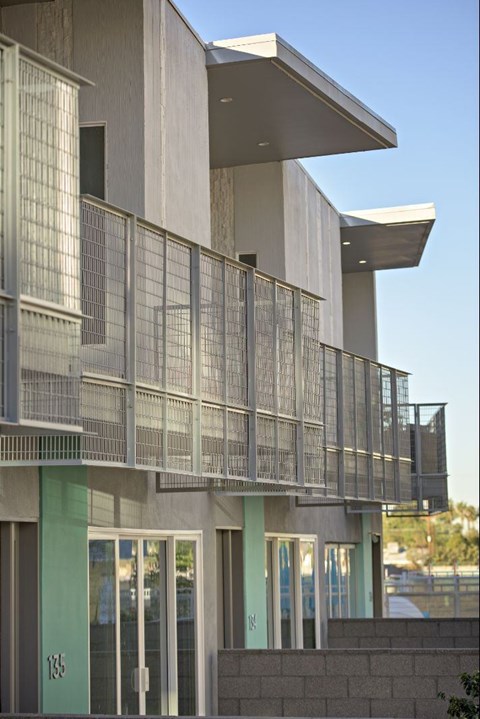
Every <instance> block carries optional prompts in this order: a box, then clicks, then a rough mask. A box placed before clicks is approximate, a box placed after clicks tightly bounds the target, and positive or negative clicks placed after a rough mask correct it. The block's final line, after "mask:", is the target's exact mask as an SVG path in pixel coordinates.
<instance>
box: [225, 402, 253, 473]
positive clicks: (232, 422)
mask: <svg viewBox="0 0 480 719" xmlns="http://www.w3.org/2000/svg"><path fill="white" fill-rule="evenodd" d="M227 437H228V456H227V463H228V464H227V466H228V474H229V476H230V477H248V415H247V414H244V413H243V412H227Z"/></svg>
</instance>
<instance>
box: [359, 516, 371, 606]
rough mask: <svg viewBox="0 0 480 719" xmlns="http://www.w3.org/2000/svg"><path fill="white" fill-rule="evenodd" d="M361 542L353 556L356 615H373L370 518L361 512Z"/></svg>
mask: <svg viewBox="0 0 480 719" xmlns="http://www.w3.org/2000/svg"><path fill="white" fill-rule="evenodd" d="M361 520H362V543H361V544H360V545H358V547H357V550H356V553H355V554H356V556H355V574H356V580H357V581H356V589H357V592H356V594H357V597H356V598H357V612H356V614H357V617H359V618H361V619H371V618H372V617H373V570H372V533H371V526H372V522H371V518H370V517H369V515H368V514H362V516H361Z"/></svg>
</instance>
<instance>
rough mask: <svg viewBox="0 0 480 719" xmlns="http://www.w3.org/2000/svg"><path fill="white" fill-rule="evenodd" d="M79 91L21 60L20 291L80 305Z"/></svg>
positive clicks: (50, 300) (71, 304) (55, 76)
mask: <svg viewBox="0 0 480 719" xmlns="http://www.w3.org/2000/svg"><path fill="white" fill-rule="evenodd" d="M77 96H78V90H77V88H75V87H73V86H72V85H70V84H69V83H68V82H66V81H64V80H62V79H61V78H60V77H59V76H57V75H53V74H52V73H51V72H48V71H47V70H45V69H43V68H40V67H38V66H36V65H33V64H32V63H30V62H29V61H28V60H25V59H20V61H19V160H20V165H19V169H20V194H21V202H20V242H21V260H22V267H21V291H22V292H23V293H24V294H27V295H31V296H33V297H37V298H39V299H43V300H47V301H49V302H55V303H57V304H60V305H63V306H65V307H69V308H70V309H75V310H79V309H80V277H79V273H78V262H79V256H80V247H79V229H80V228H79V211H78V190H79V186H78V177H79V174H78V165H79V159H78V146H79V140H78V138H79V129H78V100H77Z"/></svg>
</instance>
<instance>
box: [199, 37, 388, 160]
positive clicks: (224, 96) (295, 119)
mask: <svg viewBox="0 0 480 719" xmlns="http://www.w3.org/2000/svg"><path fill="white" fill-rule="evenodd" d="M206 55H207V69H208V82H209V116H210V161H211V166H212V167H232V166H235V165H247V164H255V163H261V162H275V161H280V160H287V159H294V158H301V157H316V156H320V155H334V154H340V153H346V152H359V151H363V150H378V149H383V148H389V147H396V146H397V136H396V132H395V129H394V128H393V127H391V125H388V124H387V123H386V122H385V121H384V120H382V118H381V117H379V116H378V115H376V114H375V113H373V112H372V111H371V110H370V109H369V108H368V107H366V106H365V105H364V104H363V103H361V102H360V101H359V100H358V99H357V98H356V97H354V96H353V95H351V94H350V93H349V92H347V91H346V90H345V89H344V88H342V87H341V86H340V85H338V84H337V83H336V82H334V81H333V80H332V79H331V78H330V77H328V75H326V74H325V73H323V72H322V71H321V70H319V69H318V68H317V67H315V65H313V64H312V63H310V62H309V61H308V60H307V59H306V58H305V57H303V56H302V55H300V54H299V53H298V52H297V51H296V50H294V49H293V48H292V47H291V46H290V45H288V44H287V43H286V42H285V41H284V40H282V38H280V37H279V36H278V35H276V34H270V35H256V36H252V37H243V38H237V39H233V40H220V41H215V42H212V43H209V44H208V45H207V51H206ZM222 100H223V102H222ZM259 143H260V144H259ZM261 143H263V145H262V144H261Z"/></svg>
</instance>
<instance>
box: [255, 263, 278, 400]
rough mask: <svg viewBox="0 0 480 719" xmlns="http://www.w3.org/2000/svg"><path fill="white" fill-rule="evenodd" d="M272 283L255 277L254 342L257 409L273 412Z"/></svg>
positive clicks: (274, 369) (273, 315)
mask: <svg viewBox="0 0 480 719" xmlns="http://www.w3.org/2000/svg"><path fill="white" fill-rule="evenodd" d="M274 290H275V286H274V284H273V282H270V281H269V280H265V279H264V278H263V277H259V276H258V275H257V276H256V277H255V340H256V357H255V361H256V384H257V407H258V408H259V409H264V410H268V411H270V412H273V411H274V409H275V382H276V367H275V349H274V333H273V328H274V325H275V311H274Z"/></svg>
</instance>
